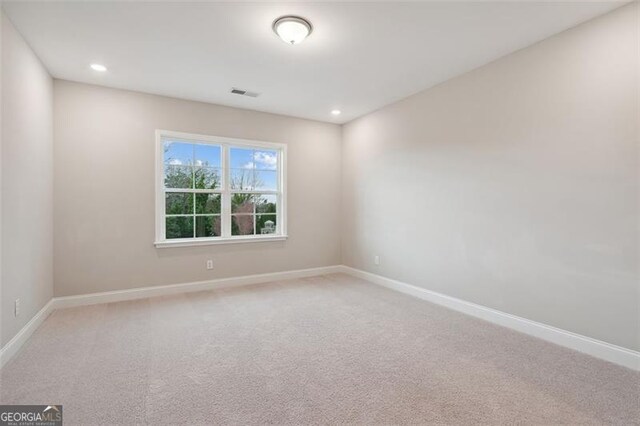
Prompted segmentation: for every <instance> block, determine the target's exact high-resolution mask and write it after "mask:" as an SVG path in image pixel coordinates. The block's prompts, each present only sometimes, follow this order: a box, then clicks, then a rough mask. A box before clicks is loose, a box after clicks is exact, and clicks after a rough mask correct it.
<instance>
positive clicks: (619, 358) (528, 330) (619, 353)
mask: <svg viewBox="0 0 640 426" xmlns="http://www.w3.org/2000/svg"><path fill="white" fill-rule="evenodd" d="M341 269H342V272H344V273H347V274H349V275H352V276H354V277H358V278H362V279H364V280H366V281H369V282H372V283H374V284H378V285H381V286H384V287H387V288H390V289H392V290H396V291H400V292H402V293H406V294H409V295H411V296H414V297H418V298H420V299H423V300H427V301H429V302H432V303H435V304H438V305H441V306H445V307H447V308H450V309H453V310H456V311H459V312H462V313H465V314H467V315H471V316H474V317H476V318H481V319H483V320H485V321H489V322H492V323H494V324H498V325H501V326H503V327H507V328H511V329H513V330H516V331H519V332H521V333H525V334H528V335H530V336H534V337H537V338H540V339H543V340H546V341H548V342H552V343H555V344H557V345H560V346H564V347H567V348H570V349H573V350H576V351H579V352H583V353H585V354H588V355H591V356H594V357H596V358H600V359H604V360H606V361H609V362H612V363H615V364H618V365H622V366H624V367H627V368H631V369H633V370H637V371H640V352H637V351H634V350H631V349H627V348H623V347H620V346H616V345H612V344H610V343H606V342H603V341H600V340H596V339H592V338H590V337H586V336H582V335H580V334H576V333H572V332H570V331H566V330H562V329H560V328H556V327H552V326H549V325H546V324H542V323H539V322H536V321H531V320H528V319H526V318H522V317H518V316H516V315H511V314H508V313H505V312H501V311H498V310H495V309H491V308H487V307H486V306H482V305H477V304H475V303H471V302H467V301H465V300H461V299H456V298H455V297H451V296H446V295H444V294H441V293H437V292H435V291H431V290H427V289H424V288H421V287H417V286H414V285H411V284H407V283H403V282H400V281H396V280H393V279H390V278H386V277H382V276H380V275H376V274H372V273H370V272H365V271H362V270H359V269H355V268H351V267H349V266H343V267H342V268H341Z"/></svg>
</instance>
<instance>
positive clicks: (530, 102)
mask: <svg viewBox="0 0 640 426" xmlns="http://www.w3.org/2000/svg"><path fill="white" fill-rule="evenodd" d="M637 8H638V5H637V3H636V4H634V5H631V6H626V7H624V8H622V9H619V10H617V11H614V12H613V13H611V14H608V15H605V16H603V17H600V18H598V19H596V20H593V21H591V22H588V23H585V24H583V25H581V26H579V27H577V28H574V29H571V30H569V31H567V32H564V33H562V34H559V35H557V36H555V37H552V38H550V39H547V40H545V41H543V42H541V43H538V44H536V45H534V46H532V47H530V48H527V49H524V50H522V51H519V52H517V53H515V54H512V55H510V56H507V57H505V58H502V59H500V60H498V61H496V62H494V63H491V64H489V65H486V66H484V67H482V68H479V69H477V70H475V71H473V72H470V73H468V74H465V75H463V76H461V77H458V78H455V79H453V80H450V81H448V82H446V83H444V84H441V85H439V86H437V87H434V88H432V89H430V90H427V91H424V92H422V93H420V94H417V95H415V96H412V97H410V98H408V99H406V100H403V101H401V102H398V103H396V104H393V105H390V106H387V107H385V108H383V109H381V110H379V111H377V112H374V113H372V114H369V115H367V116H365V117H362V118H360V119H358V120H355V121H353V122H351V123H349V124H347V125H346V126H345V127H344V130H343V208H344V210H343V218H344V222H343V241H342V253H343V261H344V263H345V264H347V265H350V266H353V267H357V268H361V269H364V270H367V271H371V272H374V273H377V274H381V275H384V276H388V277H391V278H395V279H398V280H401V281H404V282H408V283H411V284H415V285H418V286H421V287H425V288H428V289H430V290H434V291H437V292H441V293H444V294H447V295H451V296H454V297H458V298H461V299H464V300H468V301H472V302H475V303H479V304H482V305H485V306H489V307H492V308H496V309H499V310H501V311H504V312H509V313H512V314H515V315H519V316H522V317H525V318H529V319H532V320H535V321H540V322H543V323H545V324H550V325H553V326H557V327H559V328H562V329H566V330H570V331H573V332H577V333H580V334H583V335H586V336H590V337H593V338H596V339H600V340H604V341H606V342H610V343H613V344H617V345H620V346H624V347H627V348H631V349H636V350H638V349H640V345H639V342H638V336H639V329H638V322H639V316H638V315H639V312H638V303H639V281H638V279H639V277H638V259H639V253H638V236H639V234H638V218H639V211H638V190H639V184H638V182H639V181H638V178H639V173H638V167H639V164H638V145H639V144H638V118H639V111H638V89H639V87H638V78H639V75H640V74H639V71H640V70H639V63H638V60H639V58H638V9H637ZM376 254H377V255H379V256H380V258H381V259H380V260H381V263H380V265H379V266H376V265H374V262H373V256H374V255H376Z"/></svg>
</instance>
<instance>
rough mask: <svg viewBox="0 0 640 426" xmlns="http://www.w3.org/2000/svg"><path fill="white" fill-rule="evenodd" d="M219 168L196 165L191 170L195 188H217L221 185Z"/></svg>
mask: <svg viewBox="0 0 640 426" xmlns="http://www.w3.org/2000/svg"><path fill="white" fill-rule="evenodd" d="M221 176H222V174H221V173H220V170H219V169H211V168H208V167H196V168H195V169H194V171H193V178H194V185H195V188H196V189H218V188H220V187H221V186H222V185H221V178H220V177H221Z"/></svg>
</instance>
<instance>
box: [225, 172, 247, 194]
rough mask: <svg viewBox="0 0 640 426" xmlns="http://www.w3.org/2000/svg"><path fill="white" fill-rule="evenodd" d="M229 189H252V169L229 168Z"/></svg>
mask: <svg viewBox="0 0 640 426" xmlns="http://www.w3.org/2000/svg"><path fill="white" fill-rule="evenodd" d="M229 184H230V187H231V189H236V190H239V191H251V190H252V189H253V171H252V170H247V169H231V182H229Z"/></svg>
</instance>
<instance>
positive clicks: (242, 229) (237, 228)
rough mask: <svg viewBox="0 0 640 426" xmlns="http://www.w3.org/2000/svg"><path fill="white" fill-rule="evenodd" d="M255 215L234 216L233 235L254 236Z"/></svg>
mask: <svg viewBox="0 0 640 426" xmlns="http://www.w3.org/2000/svg"><path fill="white" fill-rule="evenodd" d="M253 218H254V216H253V215H240V216H236V215H232V216H231V235H253Z"/></svg>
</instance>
